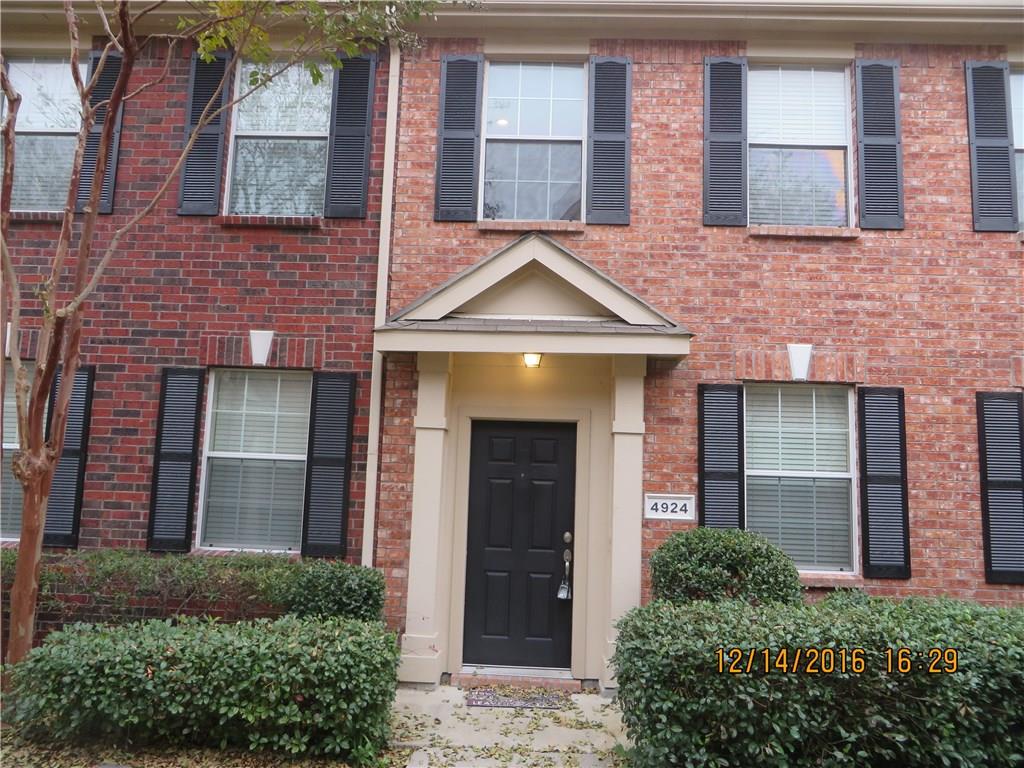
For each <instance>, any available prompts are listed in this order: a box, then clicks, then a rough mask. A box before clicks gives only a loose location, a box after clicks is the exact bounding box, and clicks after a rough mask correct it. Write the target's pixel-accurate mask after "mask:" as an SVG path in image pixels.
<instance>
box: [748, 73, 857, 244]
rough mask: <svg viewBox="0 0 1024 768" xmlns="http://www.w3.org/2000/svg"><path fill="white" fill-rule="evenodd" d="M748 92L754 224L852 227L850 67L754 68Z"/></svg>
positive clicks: (752, 220)
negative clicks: (848, 70) (850, 190)
mask: <svg viewBox="0 0 1024 768" xmlns="http://www.w3.org/2000/svg"><path fill="white" fill-rule="evenodd" d="M747 93H748V98H747V112H748V115H747V121H748V128H747V130H748V141H749V157H748V160H749V163H748V173H749V201H748V204H749V211H750V223H751V224H795V225H808V226H833V227H843V226H847V224H848V223H849V194H848V189H849V182H848V172H847V171H848V156H849V146H850V106H849V94H850V86H849V82H848V80H847V73H846V70H845V68H834V69H832V68H822V67H809V66H790V65H787V66H755V65H751V66H750V69H749V72H748V76H747Z"/></svg>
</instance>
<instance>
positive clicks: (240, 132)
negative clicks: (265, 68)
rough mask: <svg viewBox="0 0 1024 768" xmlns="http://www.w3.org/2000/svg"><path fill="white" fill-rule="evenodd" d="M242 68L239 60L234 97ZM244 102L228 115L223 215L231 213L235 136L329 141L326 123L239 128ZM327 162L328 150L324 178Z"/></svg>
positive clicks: (238, 86)
mask: <svg viewBox="0 0 1024 768" xmlns="http://www.w3.org/2000/svg"><path fill="white" fill-rule="evenodd" d="M294 66H302V65H301V63H300V64H296V65H294ZM244 68H245V67H244V66H241V62H240V66H237V67H235V74H234V80H235V82H234V86H233V90H232V94H234V98H237V97H238V95H239V94H241V93H242V90H241V88H242V70H243V69H244ZM332 72H333V70H332ZM244 103H245V102H244V100H243V101H241V102H239V103H238V104H235V105H234V106H233V107H232V108H231V115H230V123H231V125H230V130H229V131H228V158H229V162H228V173H227V178H226V179H225V181H224V202H223V207H222V211H223V213H224V215H225V216H227V215H230V214H231V184H232V182H233V180H234V178H235V139H236V138H242V139H293V140H303V139H305V140H307V141H312V140H317V139H322V140H325V141H328V142H329V141H330V137H331V128H330V125H328V126H327V128H325V129H324V130H322V131H266V130H258V131H255V130H251V129H246V128H241V129H240V128H239V127H238V123H239V120H238V110H239V108H240V107H241V106H242V105H243V104H244ZM328 149H330V148H329V147H328ZM328 163H330V152H329V151H328V153H327V160H326V161H325V162H324V178H325V179H326V178H327V164H328ZM241 215H243V216H249V215H257V216H258V215H264V214H241Z"/></svg>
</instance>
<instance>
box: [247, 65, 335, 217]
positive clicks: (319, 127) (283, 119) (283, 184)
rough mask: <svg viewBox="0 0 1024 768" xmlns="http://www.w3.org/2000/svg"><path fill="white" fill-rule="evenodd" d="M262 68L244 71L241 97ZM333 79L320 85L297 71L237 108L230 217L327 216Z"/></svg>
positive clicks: (297, 68)
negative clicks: (326, 200)
mask: <svg viewBox="0 0 1024 768" xmlns="http://www.w3.org/2000/svg"><path fill="white" fill-rule="evenodd" d="M256 69H257V66H256V65H255V64H252V63H245V64H243V65H242V66H241V67H240V68H239V83H238V86H237V87H236V93H240V92H244V89H246V88H247V87H248V86H247V83H249V77H250V75H251V73H252V72H253V71H255V70H256ZM330 117H331V78H330V68H327V76H325V77H324V79H323V80H322V81H321V82H320V83H319V84H316V85H314V84H313V81H312V79H311V78H310V76H309V73H308V72H307V71H306V70H305V68H303V67H301V66H293V67H291V68H290V69H288V70H286V71H284V72H283V73H281V74H280V75H278V76H277V77H275V78H274V80H272V81H271V82H270V83H268V84H267V85H266V86H264V87H263V88H261V89H259V90H257V91H256V92H255V93H253V94H252V95H250V96H248V97H247V98H245V99H243V100H242V101H241V102H239V104H238V105H237V106H236V107H235V114H234V121H233V129H232V133H233V137H234V138H233V141H232V162H231V180H230V192H229V195H228V211H227V212H228V213H229V214H239V215H250V216H322V215H323V213H324V193H325V189H326V184H327V144H328V136H329V134H330V128H329V126H330Z"/></svg>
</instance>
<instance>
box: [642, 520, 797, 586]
mask: <svg viewBox="0 0 1024 768" xmlns="http://www.w3.org/2000/svg"><path fill="white" fill-rule="evenodd" d="M651 586H652V588H653V591H654V595H655V597H657V598H659V599H662V600H668V601H670V602H673V603H686V602H690V601H691V600H724V599H728V598H738V599H741V600H746V601H748V602H751V603H763V602H782V603H798V602H800V601H801V600H802V597H803V590H802V588H801V586H800V576H799V574H798V573H797V570H796V566H795V565H793V561H792V560H791V559H790V557H789V555H787V554H786V553H785V552H783V551H782V550H781V549H779V548H778V547H776V546H775V545H774V544H772V543H771V542H769V541H768V540H767V539H766V538H764V537H763V536H759V535H758V534H756V533H750V532H749V531H740V530H735V529H719V528H694V529H693V530H690V531H683V532H680V533H677V534H675V535H673V536H672V537H671V538H669V539H668V540H667V541H666V542H665V543H664V544H662V545H661V546H660V547H658V549H657V550H655V552H654V554H652V555H651Z"/></svg>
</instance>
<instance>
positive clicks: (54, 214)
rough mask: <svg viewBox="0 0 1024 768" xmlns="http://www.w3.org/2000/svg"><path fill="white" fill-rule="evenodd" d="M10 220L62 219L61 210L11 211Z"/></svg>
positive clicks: (57, 220)
mask: <svg viewBox="0 0 1024 768" xmlns="http://www.w3.org/2000/svg"><path fill="white" fill-rule="evenodd" d="M11 221H14V222H19V221H55V222H58V223H59V222H61V221H64V212H63V211H11Z"/></svg>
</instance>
